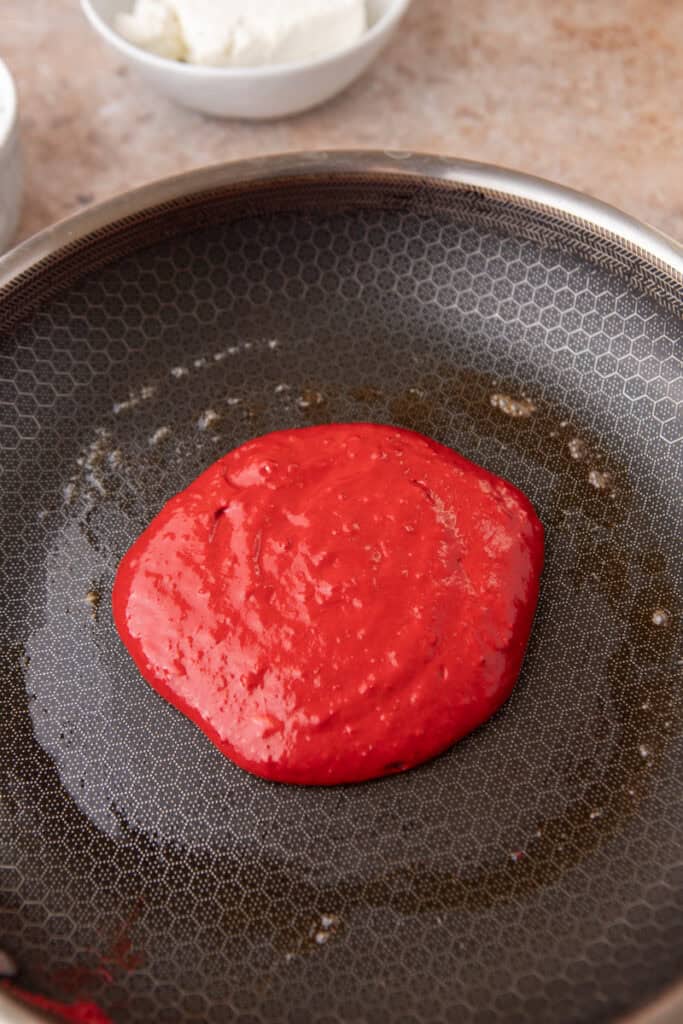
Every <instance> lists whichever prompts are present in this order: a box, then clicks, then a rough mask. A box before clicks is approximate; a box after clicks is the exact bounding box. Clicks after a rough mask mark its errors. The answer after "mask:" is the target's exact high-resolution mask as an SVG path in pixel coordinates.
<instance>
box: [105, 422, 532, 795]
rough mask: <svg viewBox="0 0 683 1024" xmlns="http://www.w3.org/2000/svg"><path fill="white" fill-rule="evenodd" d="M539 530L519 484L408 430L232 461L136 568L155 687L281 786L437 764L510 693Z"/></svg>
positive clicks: (152, 538) (366, 431)
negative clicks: (436, 760) (438, 756)
mask: <svg viewBox="0 0 683 1024" xmlns="http://www.w3.org/2000/svg"><path fill="white" fill-rule="evenodd" d="M542 563H543V528H542V526H541V523H540V522H539V520H538V518H537V516H536V514H535V512H534V509H533V507H532V505H531V503H530V502H529V501H528V499H527V498H526V497H525V496H524V495H523V494H522V493H521V492H520V491H518V490H517V489H516V488H515V487H513V486H512V485H511V484H509V483H507V482H506V481H504V480H502V479H500V478H498V477H496V476H494V475H493V474H492V473H489V472H487V471H486V470H485V469H482V468H481V467H479V466H476V465H475V464H474V463H472V462H469V461H468V460H467V459H465V458H464V457H463V456H461V455H459V454H458V453H457V452H455V451H453V450H452V449H450V448H446V447H444V446H443V445H440V444H437V443H436V442H434V441H431V440H430V439H428V438H426V437H423V436H422V435H420V434H416V433H414V432H412V431H407V430H401V429H397V428H394V427H386V426H378V425H375V424H334V425H328V426H316V427H309V428H304V429H299V430H289V431H282V432H278V433H273V434H269V435H266V436H264V437H260V438H257V439H255V440H253V441H250V442H248V443H247V444H244V445H242V446H241V447H240V448H237V449H235V450H234V451H231V452H229V453H228V454H227V455H226V456H224V457H223V458H221V459H219V460H218V462H216V463H215V464H214V465H213V466H211V467H210V468H209V469H207V470H206V471H205V472H204V473H202V475H201V476H200V477H199V478H198V479H197V480H195V481H194V483H192V484H191V485H190V486H189V487H188V488H187V489H186V490H184V491H182V492H181V493H180V494H178V495H177V496H176V497H175V498H173V499H171V501H169V502H168V504H167V505H165V507H164V508H163V509H162V510H161V512H160V513H159V515H158V516H157V517H156V518H155V519H154V520H153V522H152V523H151V524H150V526H149V527H148V528H147V529H146V530H145V532H144V533H143V534H142V536H141V537H140V538H139V539H138V540H137V541H136V543H135V544H134V545H133V546H132V548H131V549H130V550H129V551H128V553H127V554H126V556H125V557H124V559H123V561H122V563H121V565H120V567H119V571H118V574H117V577H116V582H115V586H114V593H113V608H114V618H115V622H116V625H117V628H118V630H119V633H120V635H121V638H122V639H123V641H124V643H125V644H126V646H127V648H128V650H129V651H130V653H131V655H132V657H133V658H134V660H135V662H136V664H137V665H138V667H139V669H140V671H141V673H142V675H143V676H144V677H145V679H146V680H147V681H148V682H149V683H150V684H151V685H152V686H153V687H154V689H155V690H156V691H157V692H158V693H160V694H161V695H162V696H163V697H165V698H166V699H167V700H169V701H170V702H171V703H172V704H174V705H175V706H176V707H177V708H179V709H180V710H181V711H182V712H183V713H184V714H186V715H187V716H188V717H189V718H191V719H192V720H193V721H194V722H196V724H197V725H199V726H200V728H201V729H203V730H204V732H205V733H206V735H207V736H208V737H209V738H210V739H211V740H212V741H213V742H214V743H215V744H216V746H217V747H218V748H219V749H220V750H221V751H222V752H223V753H224V754H226V755H227V756H228V757H230V758H231V759H232V760H233V761H235V762H236V763H237V764H239V765H241V766H242V767H243V768H245V769H247V770H248V771H251V772H254V773H255V774H257V775H260V776H262V777H264V778H266V779H273V780H278V781H281V782H292V783H300V784H323V785H328V784H333V783H344V782H357V781H361V780H364V779H369V778H373V777H376V776H381V775H385V774H388V773H392V772H395V771H401V770H404V769H406V768H410V767H412V766H414V765H418V764H420V763H421V762H423V761H426V760H427V759H429V758H432V757H434V756H435V755H436V754H439V753H440V752H442V751H443V750H445V749H446V748H448V747H449V746H450V745H451V744H452V743H453V742H454V741H455V740H457V739H459V738H460V737H462V736H464V735H465V734H467V733H469V732H470V731H471V730H472V729H474V728H476V727H477V726H478V725H481V723H482V722H484V721H485V720H486V719H487V718H489V717H490V715H492V714H493V712H494V711H496V709H497V708H498V707H499V706H500V705H501V704H502V703H503V702H504V701H505V700H506V698H507V697H508V696H509V694H510V692H511V690H512V688H513V686H514V683H515V681H516V679H517V676H518V673H519V670H520V666H521V663H522V660H523V657H524V651H525V648H526V644H527V640H528V637H529V632H530V630H531V625H532V621H533V616H534V611H535V607H536V601H537V597H538V589H539V578H540V574H541V569H542Z"/></svg>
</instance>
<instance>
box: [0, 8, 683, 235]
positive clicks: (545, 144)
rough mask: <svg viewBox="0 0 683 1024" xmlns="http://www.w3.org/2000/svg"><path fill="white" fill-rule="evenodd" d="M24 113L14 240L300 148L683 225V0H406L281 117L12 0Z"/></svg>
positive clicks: (5, 37)
mask: <svg viewBox="0 0 683 1024" xmlns="http://www.w3.org/2000/svg"><path fill="white" fill-rule="evenodd" d="M0 56H1V57H3V58H4V59H5V61H6V62H7V63H8V65H9V67H10V69H11V71H12V72H13V74H14V76H15V79H16V82H17V86H18V90H19V101H20V111H21V130H22V138H23V148H24V157H25V176H26V191H25V199H24V208H23V215H22V219H21V223H20V228H19V238H25V237H26V236H28V235H29V234H32V233H33V232H35V231H38V230H39V229H40V228H43V227H45V226H46V225H48V224H50V223H51V222H53V221H55V220H57V219H59V218H61V217H64V216H66V215H68V214H70V213H72V212H73V211H75V210H77V209H79V208H81V207H83V206H85V205H87V204H89V203H92V202H96V201H98V200H101V199H104V198H106V197H108V196H111V195H113V194H115V193H118V192H122V191H124V190H126V189H128V188H131V187H133V186H137V185H140V184H143V183H145V182H148V181H151V180H153V179H155V178H159V177H162V176H164V175H168V174H172V173H176V172H178V171H184V170H188V169H190V168H193V167H198V166H201V165H204V164H209V163H214V162H218V161H225V160H234V159H238V158H242V157H248V156H255V155H259V154H265V153H274V152H284V151H287V150H297V149H325V148H329V149H334V148H355V147H365V148H378V149H409V150H415V151H419V150H422V151H427V152H435V153H448V154H451V155H455V156H459V157H466V158H469V159H474V160H481V161H487V162H491V163H497V164H502V165H504V166H507V167H511V168H515V169H518V170H522V171H527V172H530V173H533V174H537V175H540V176H542V177H546V178H550V179H553V180H555V181H557V182H560V183H562V184H564V185H569V186H572V187H573V188H577V189H580V190H582V191H585V192H588V193H591V194H593V195H595V196H597V197H599V198H600V199H603V200H605V201H607V202H609V203H613V204H614V205H616V206H618V207H621V208H622V209H623V210H626V211H627V212H629V213H631V214H633V215H634V216H636V217H639V218H641V219H643V220H645V221H648V222H649V223H650V224H653V225H654V226H656V227H658V228H660V229H661V230H663V231H665V232H667V233H668V234H670V235H672V236H674V237H676V238H678V239H683V4H682V3H679V2H676V0H602V2H601V3H599V4H596V3H594V2H593V0H567V2H566V3H563V4H559V3H552V2H551V3H548V0H516V2H515V3H508V2H504V0H413V4H412V7H411V9H410V11H409V14H408V15H407V17H406V18H405V20H404V21H403V23H402V24H401V26H400V28H399V30H398V32H397V34H396V36H395V37H394V40H393V41H392V43H391V44H390V45H389V47H388V49H387V50H385V51H384V53H383V54H382V55H381V56H380V58H379V60H378V61H377V63H376V64H375V65H374V66H373V67H372V68H371V69H370V71H369V72H368V73H367V74H366V75H365V76H364V77H363V78H361V79H360V80H359V81H358V82H357V83H355V84H354V85H353V86H352V87H351V88H350V89H348V90H347V91H346V92H345V93H343V94H342V95H340V96H339V97H337V98H336V99H334V100H332V101H331V102H329V103H327V104H326V105H324V106H323V107H319V108H318V109H316V110H312V111H310V112H308V113H305V114H303V115H299V116H298V117H295V118H292V119H289V120H282V121H277V122H260V123H259V122H245V121H220V120H214V119H211V118H208V117H204V116H202V115H200V114H195V113H192V112H190V111H186V110H183V109H182V108H180V107H177V106H174V105H173V104H172V103H171V102H170V101H168V100H166V99H164V98H163V97H161V96H159V95H158V94H157V93H155V92H154V91H152V89H151V88H150V87H149V86H147V85H146V84H145V83H143V82H142V81H141V80H140V79H138V78H137V77H136V75H135V74H134V72H132V71H129V70H128V69H127V68H125V67H124V66H122V64H121V60H120V59H119V58H118V57H117V56H116V55H115V54H113V53H111V52H110V51H109V50H108V49H107V48H106V47H105V46H104V44H103V43H102V42H101V41H100V40H99V38H98V37H96V36H95V35H94V33H93V32H92V30H91V29H90V27H89V26H88V25H87V23H86V22H85V19H84V17H83V15H82V14H81V11H80V8H79V6H78V3H77V0H2V3H1V7H0Z"/></svg>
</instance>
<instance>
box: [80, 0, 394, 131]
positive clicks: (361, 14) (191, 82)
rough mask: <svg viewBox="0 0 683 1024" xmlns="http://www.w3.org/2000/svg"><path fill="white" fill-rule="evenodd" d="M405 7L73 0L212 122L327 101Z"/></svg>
mask: <svg viewBox="0 0 683 1024" xmlns="http://www.w3.org/2000/svg"><path fill="white" fill-rule="evenodd" d="M409 4H410V0H81V7H82V9H83V12H84V13H85V15H86V17H87V18H88V20H89V21H90V24H91V25H92V27H93V28H94V29H95V31H96V32H97V33H98V34H99V35H100V36H101V37H102V39H103V40H104V41H105V42H106V43H107V45H109V46H110V47H112V49H114V50H115V51H116V52H117V53H118V55H119V56H120V57H121V58H122V59H123V60H125V61H126V62H127V63H128V64H129V65H130V66H131V67H132V68H134V69H135V70H136V71H137V72H138V73H139V74H140V75H141V76H142V77H143V78H145V79H146V80H147V81H148V82H149V83H150V84H151V85H152V86H153V87H154V88H155V89H158V90H159V92H161V93H163V94H164V95H165V96H168V97H169V98H170V99H173V100H175V101H176V102H177V103H181V104H182V105H183V106H185V107H191V108H192V109H194V110H200V111H202V113H204V114H210V115H213V116H214V117H243V118H254V119H258V118H275V117H289V116H291V115H292V114H298V113H300V112H301V111H303V110H308V109H310V108H311V107H314V106H316V105H317V104H318V103H324V102H325V101H326V100H329V99H331V98H332V97H333V96H336V94H337V93H339V92H341V91H342V90H343V89H346V87H347V86H348V85H350V84H351V82H354V81H355V80H356V79H357V78H359V77H360V76H361V75H362V74H363V72H364V71H365V70H366V69H367V68H368V67H369V66H370V64H372V62H373V61H374V60H375V59H376V57H377V56H378V55H379V54H380V52H381V51H382V49H383V48H384V47H385V46H386V44H387V43H388V41H389V39H390V38H391V36H392V34H393V32H394V31H395V30H396V28H397V26H398V24H399V22H400V20H401V18H402V16H403V14H404V13H405V12H406V10H407V8H408V6H409Z"/></svg>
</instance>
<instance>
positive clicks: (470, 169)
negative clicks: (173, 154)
mask: <svg viewBox="0 0 683 1024" xmlns="http://www.w3.org/2000/svg"><path fill="white" fill-rule="evenodd" d="M341 174H365V175H372V174H377V175H394V176H396V177H398V178H403V179H405V180H412V181H415V182H419V181H420V180H423V181H424V180H431V181H440V182H444V183H447V184H451V185H453V186H461V187H463V186H464V187H468V186H469V187H471V188H475V189H481V190H484V191H486V192H488V193H497V194H500V195H506V196H510V197H515V198H517V199H518V200H521V201H522V202H523V203H526V204H529V205H533V206H536V207H537V208H539V209H543V208H545V209H547V210H552V211H553V212H555V213H558V212H559V213H560V214H561V215H563V216H564V218H566V219H569V220H573V221H574V222H578V223H581V224H583V225H585V226H587V227H590V228H592V229H593V230H594V231H597V232H598V233H599V234H600V235H602V236H606V237H611V238H613V239H615V240H619V241H621V242H622V243H623V244H625V246H626V247H627V248H628V249H630V250H631V251H632V252H634V253H637V254H639V255H642V256H644V257H646V258H648V259H649V261H650V262H652V263H653V264H654V266H656V267H658V268H659V269H661V270H665V271H668V272H669V273H671V274H672V276H674V277H675V278H677V279H680V282H681V284H683V246H682V245H679V244H678V243H677V242H675V241H674V240H673V239H671V238H669V237H667V236H666V235H665V234H663V233H662V232H660V231H657V230H656V229H655V228H652V227H649V226H648V225H646V224H643V223H642V222H641V221H638V220H636V219H635V218H634V217H630V216H629V215H628V214H626V213H623V212H622V211H620V210H618V209H616V207H613V206H609V205H608V204H607V203H603V202H601V201H600V200H598V199H593V198H592V197H590V196H587V195H585V194H584V193H582V192H576V191H574V190H573V189H569V188H565V187H564V186H562V185H555V184H553V183H552V182H550V181H546V180H545V179H543V178H536V177H533V176H532V175H528V174H522V173H520V172H518V171H512V170H508V169H506V168H503V167H496V166H493V165H491V164H481V163H475V162H473V161H470V160H460V159H456V158H454V157H446V156H430V155H429V154H424V153H403V152H394V151H381V150H358V151H354V150H339V151H329V152H319V153H316V152H300V153H286V154H283V155H278V156H266V157H256V158H254V159H251V160H239V161H235V162H230V163H223V164H215V165H212V166H210V167H205V168H200V169H199V170H195V171H188V172H187V173H185V174H178V175H174V176H172V177H169V178H164V179H162V180H161V181H157V182H153V183H152V184H150V185H143V186H142V187H141V188H137V189H133V190H132V191H129V192H124V193H122V194H121V195H119V196H115V197H114V198H112V199H108V200H106V201H104V202H102V203H99V204H96V205H95V206H93V207H91V208H89V209H87V210H84V211H83V212H81V213H78V214H75V215H74V216H72V217H68V218H67V219H65V220H62V221H58V222H57V223H56V224H54V225H51V226H50V227H48V228H46V229H45V230H43V231H41V232H39V233H38V234H36V235H34V236H33V237H32V238H29V239H28V240H27V241H25V242H23V243H22V244H20V245H19V246H17V247H16V248H15V249H13V250H12V251H11V252H9V253H8V254H7V255H6V256H5V257H4V258H2V259H0V288H3V287H6V286H7V285H9V284H10V283H11V282H13V281H14V280H16V278H17V277H19V276H20V275H21V274H24V273H27V272H28V271H30V270H32V269H34V268H35V267H36V265H37V264H39V263H40V262H41V261H42V260H45V259H47V258H49V257H50V256H52V255H54V254H55V253H56V252H58V251H59V250H62V249H64V248H67V247H68V246H71V245H73V244H75V243H77V242H79V241H80V240H81V239H83V238H85V237H86V236H87V235H89V234H91V233H94V232H97V231H98V230H99V229H102V228H104V227H106V226H108V225H110V224H111V223H112V222H114V221H117V220H121V219H123V218H126V217H131V216H134V215H135V214H136V213H139V212H140V211H142V210H145V209H149V208H152V207H155V206H163V205H164V204H166V203H172V202H173V201H174V200H177V199H180V198H181V197H186V196H188V195H192V194H196V195H199V194H201V193H203V192H210V191H212V190H214V189H220V188H225V187H227V186H234V185H238V184H248V183H250V182H267V181H268V180H271V179H272V180H275V179H278V178H281V177H287V178H294V177H297V178H304V179H305V178H319V177H321V176H322V177H325V176H329V175H341Z"/></svg>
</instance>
